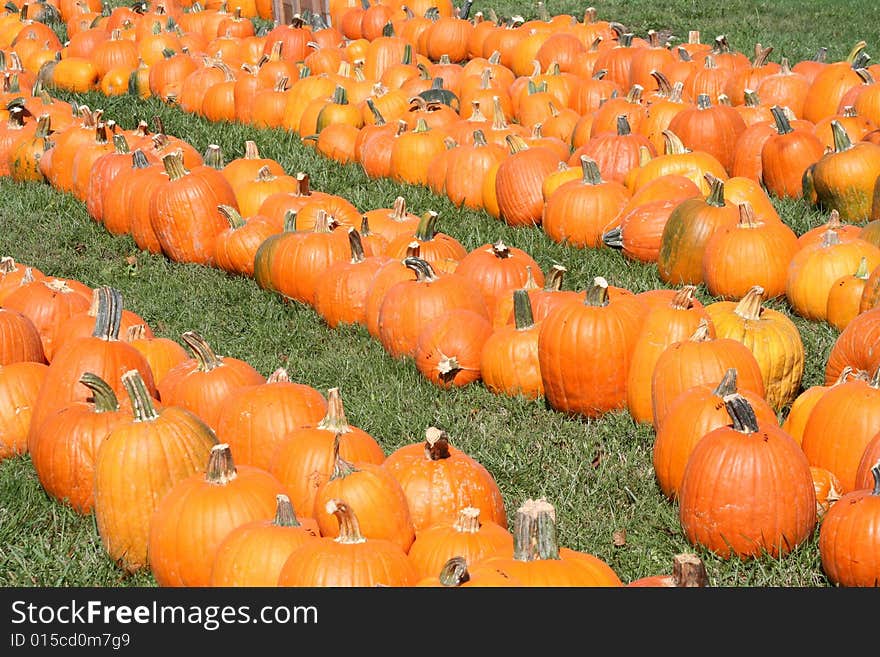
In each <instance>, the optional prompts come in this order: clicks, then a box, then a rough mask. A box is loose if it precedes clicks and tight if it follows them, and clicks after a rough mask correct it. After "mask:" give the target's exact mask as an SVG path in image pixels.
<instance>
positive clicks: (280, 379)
mask: <svg viewBox="0 0 880 657" xmlns="http://www.w3.org/2000/svg"><path fill="white" fill-rule="evenodd" d="M266 383H290V375H289V374H288V373H287V370H286V369H284V368H283V367H279V368H278V369H277V370H275V371H274V372H272V373H271V374H270V375H269V377H268V378H267V379H266Z"/></svg>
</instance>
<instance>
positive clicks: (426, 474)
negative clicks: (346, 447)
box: [383, 427, 507, 535]
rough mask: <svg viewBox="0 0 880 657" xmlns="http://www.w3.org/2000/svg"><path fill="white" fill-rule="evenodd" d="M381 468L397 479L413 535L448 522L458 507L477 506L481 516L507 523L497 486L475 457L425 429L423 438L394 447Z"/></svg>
mask: <svg viewBox="0 0 880 657" xmlns="http://www.w3.org/2000/svg"><path fill="white" fill-rule="evenodd" d="M383 467H384V468H385V469H386V470H388V471H389V472H390V473H391V474H392V475H393V476H394V478H395V479H396V480H397V481H398V482H399V483H400V485H401V487H402V488H403V492H404V494H405V496H406V499H407V502H408V505H409V510H410V516H411V518H412V521H413V526H414V527H415V531H416V535H418V534H419V533H420V532H422V531H423V530H425V529H427V528H428V527H431V526H433V525H436V524H438V523H441V522H453V521H454V520H455V519H456V518H457V517H458V512H459V510H460V509H461V508H462V507H465V506H471V507H475V508H477V509H479V510H480V513H481V514H482V515H483V517H484V518H485V519H486V520H491V521H493V522H497V523H498V524H500V525H504V526H506V525H507V515H506V512H505V509H504V500H503V499H502V497H501V490H500V489H499V487H498V484H497V483H496V482H495V478H494V477H493V476H492V474H491V473H490V472H489V471H488V470H487V469H486V467H485V466H484V465H482V464H481V463H480V462H479V461H477V460H476V459H474V458H473V457H472V456H470V455H468V454H466V453H465V452H463V451H461V450H460V449H458V448H457V447H455V446H453V445H451V444H450V442H449V435H448V434H447V433H446V432H445V431H443V430H441V429H438V428H437V427H428V429H427V430H426V431H425V440H424V441H421V442H415V443H410V444H408V445H404V446H402V447H398V448H397V449H396V450H394V451H393V452H391V453H390V454H389V455H388V456H387V457H386V459H385V461H384V463H383Z"/></svg>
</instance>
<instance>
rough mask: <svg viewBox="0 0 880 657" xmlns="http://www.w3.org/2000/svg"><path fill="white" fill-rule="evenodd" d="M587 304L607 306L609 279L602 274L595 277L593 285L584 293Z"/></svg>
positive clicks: (585, 303)
mask: <svg viewBox="0 0 880 657" xmlns="http://www.w3.org/2000/svg"><path fill="white" fill-rule="evenodd" d="M584 305H585V306H593V307H600V306H607V305H608V281H607V280H605V279H604V278H603V277H601V276H596V278H594V279H593V286H592V287H591V288H590V289H589V290H587V293H586V295H584Z"/></svg>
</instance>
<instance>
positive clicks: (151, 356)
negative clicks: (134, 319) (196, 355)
mask: <svg viewBox="0 0 880 657" xmlns="http://www.w3.org/2000/svg"><path fill="white" fill-rule="evenodd" d="M125 341H126V342H128V343H129V344H130V345H131V346H132V347H134V348H135V349H137V350H138V351H139V352H141V354H142V355H143V357H144V358H145V359H146V360H147V363H148V364H149V366H150V372H152V374H153V381H154V382H155V383H156V385H157V386H158V385H159V382H160V381H161V380H162V379H163V378H165V374H166V373H167V372H168V370H170V369H171V368H172V367H174V366H175V365H177V364H179V363H181V362H183V361H185V360H187V359H188V358H189V354H188V353H187V351H186V349H184V347H183V346H182V345H181V344H180V343H179V342H177V341H175V340H172V339H171V338H165V337H161V336H156V335H152V332H150V331H148V330H147V326H146V325H145V324H136V325H134V326H129V327H128V332H127V333H126V336H125Z"/></svg>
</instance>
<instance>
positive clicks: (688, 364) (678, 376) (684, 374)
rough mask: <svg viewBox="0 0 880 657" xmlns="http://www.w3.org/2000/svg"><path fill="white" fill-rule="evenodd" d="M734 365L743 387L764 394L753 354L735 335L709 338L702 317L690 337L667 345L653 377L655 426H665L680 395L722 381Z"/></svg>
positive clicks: (762, 383)
mask: <svg viewBox="0 0 880 657" xmlns="http://www.w3.org/2000/svg"><path fill="white" fill-rule="evenodd" d="M731 368H733V369H735V370H736V371H737V376H738V380H739V386H740V388H743V389H747V390H750V391H752V392H754V393H755V394H757V395H758V396H759V397H762V398H763V397H764V378H763V375H762V374H761V367H760V365H758V361H757V360H756V359H755V356H754V354H753V353H752V352H751V350H750V349H749V348H748V347H746V346H745V345H744V344H743V343H741V342H738V341H737V340H734V339H732V338H719V337H716V338H713V337H710V333H709V322H708V321H705V320H701V321H700V323H699V325H698V327H697V330H696V331H694V333H693V334H692V335H691V336H690V337H689V338H688V339H687V340H681V341H679V342H673V343H672V344H670V345H669V346H668V347H666V349H664V350H663V351H662V352H661V353H660V356H659V357H658V358H657V362H656V363H655V365H654V373H653V375H652V377H651V397H652V401H653V404H654V408H653V417H654V419H653V425H654V429H655V430H656V429H657V428H659V427H660V426H662V425H663V422H664V420H665V418H666V415H667V413H668V412H669V409H670V408H671V406H672V404H673V402H674V401H675V398H676V397H678V395H680V394H681V393H682V392H684V391H685V390H687V389H688V388H690V387H692V386H695V385H700V384H703V383H708V384H717V383H719V382H720V381H721V380H722V379H723V378H724V374H725V372H727V371H728V370H729V369H731Z"/></svg>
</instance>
